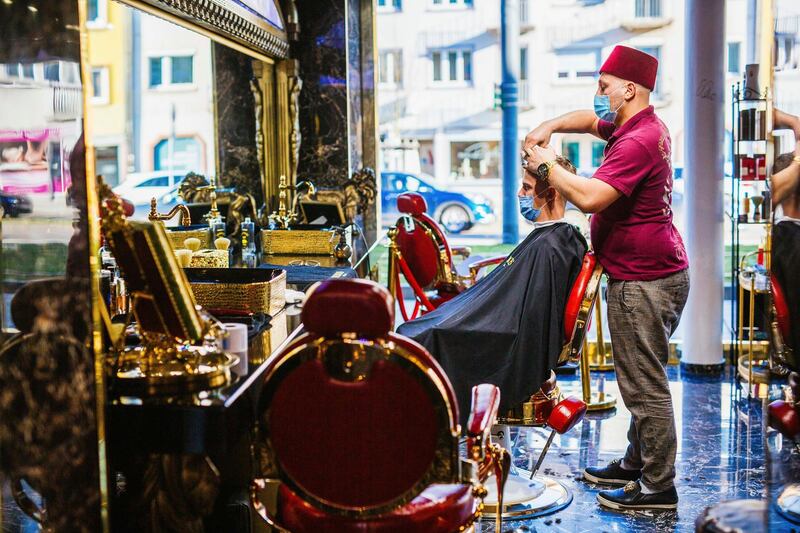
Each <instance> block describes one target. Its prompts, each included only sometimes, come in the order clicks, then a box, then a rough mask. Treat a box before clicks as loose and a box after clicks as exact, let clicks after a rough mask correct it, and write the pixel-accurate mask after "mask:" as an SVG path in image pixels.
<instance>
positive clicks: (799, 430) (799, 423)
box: [768, 400, 800, 439]
mask: <svg viewBox="0 0 800 533" xmlns="http://www.w3.org/2000/svg"><path fill="white" fill-rule="evenodd" d="M768 411H769V425H770V426H771V427H773V428H775V429H777V430H778V431H780V432H781V433H782V434H783V435H785V436H786V437H788V438H790V439H794V438H796V437H797V436H798V435H800V416H798V414H797V411H796V410H795V408H794V406H793V405H792V404H790V403H787V402H784V401H783V400H775V401H774V402H772V403H771V404H769V408H768Z"/></svg>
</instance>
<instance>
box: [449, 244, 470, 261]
mask: <svg viewBox="0 0 800 533" xmlns="http://www.w3.org/2000/svg"><path fill="white" fill-rule="evenodd" d="M450 253H451V254H453V255H454V256H458V257H463V258H464V259H466V258H467V257H469V256H470V254H471V253H472V248H470V247H469V246H451V247H450Z"/></svg>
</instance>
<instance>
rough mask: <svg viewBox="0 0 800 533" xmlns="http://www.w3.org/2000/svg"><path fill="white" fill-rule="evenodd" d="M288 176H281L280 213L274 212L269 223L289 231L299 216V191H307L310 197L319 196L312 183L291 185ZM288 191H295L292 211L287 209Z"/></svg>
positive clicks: (279, 191) (279, 186)
mask: <svg viewBox="0 0 800 533" xmlns="http://www.w3.org/2000/svg"><path fill="white" fill-rule="evenodd" d="M287 182H288V180H287V179H286V176H281V181H280V184H278V211H273V212H272V214H271V215H270V216H269V221H270V222H271V223H273V224H274V225H275V226H276V227H278V228H282V229H288V228H289V225H290V224H291V223H293V222H295V221H296V220H297V218H298V216H299V212H298V209H297V207H298V202H299V200H300V196H299V195H298V194H297V191H299V190H301V189H306V191H307V192H308V194H309V195H311V196H314V195H316V194H317V188H316V187H315V186H314V184H313V183H311V182H310V181H301V182H299V183H297V184H295V185H289V184H288V183H287ZM287 191H294V192H295V195H294V199H293V200H292V207H291V209H287V208H286V204H287V200H288V198H289V194H288V192H287Z"/></svg>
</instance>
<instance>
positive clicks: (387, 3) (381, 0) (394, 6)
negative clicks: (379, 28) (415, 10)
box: [378, 0, 403, 11]
mask: <svg viewBox="0 0 800 533" xmlns="http://www.w3.org/2000/svg"><path fill="white" fill-rule="evenodd" d="M378 9H380V10H381V11H401V10H402V9H403V2H402V0H378Z"/></svg>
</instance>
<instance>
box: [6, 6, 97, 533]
mask: <svg viewBox="0 0 800 533" xmlns="http://www.w3.org/2000/svg"><path fill="white" fill-rule="evenodd" d="M82 110H83V92H82V85H81V65H80V32H79V16H78V2H77V1H63V2H17V1H5V2H3V3H2V4H0V204H1V205H2V210H3V215H4V217H3V220H2V226H3V227H2V246H1V247H0V251H1V254H2V255H1V257H0V259H2V261H1V262H0V284H1V286H2V293H3V298H2V300H0V304H2V310H0V326H1V327H2V332H0V495H1V496H2V507H0V509H1V510H2V513H0V529H2V531H4V532H7V531H12V532H16V531H31V530H36V529H37V523H38V525H39V526H41V527H42V529H47V530H52V531H65V530H70V531H98V530H100V529H101V514H100V501H101V496H100V494H101V490H100V486H101V482H100V477H99V468H100V467H99V463H98V434H97V427H98V425H97V423H96V419H95V405H96V396H95V392H96V385H95V382H94V356H93V353H92V350H91V343H90V338H91V337H90V334H91V319H90V316H91V314H90V305H91V291H90V283H89V282H90V279H91V276H90V271H89V243H88V227H87V221H88V220H89V218H88V217H89V216H90V215H89V213H87V198H86V172H85V150H84V145H83V138H82V129H83V128H82V119H83V112H82ZM48 528H49V529H48Z"/></svg>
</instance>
